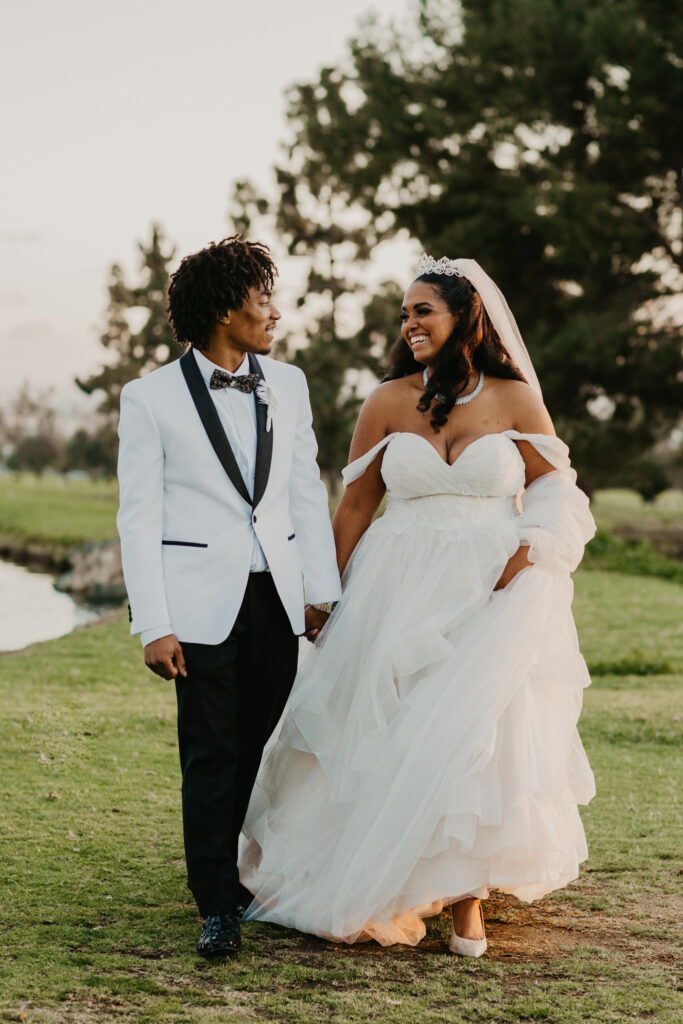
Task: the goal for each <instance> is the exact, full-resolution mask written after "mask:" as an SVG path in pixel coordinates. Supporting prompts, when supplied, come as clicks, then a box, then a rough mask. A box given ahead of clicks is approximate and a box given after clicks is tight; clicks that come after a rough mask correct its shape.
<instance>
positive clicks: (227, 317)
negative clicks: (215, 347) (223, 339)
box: [218, 313, 230, 327]
mask: <svg viewBox="0 0 683 1024" xmlns="http://www.w3.org/2000/svg"><path fill="white" fill-rule="evenodd" d="M218 323H219V324H223V326H224V327H227V326H228V324H229V323H230V313H226V314H225V316H219V317H218Z"/></svg>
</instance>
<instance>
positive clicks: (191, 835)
mask: <svg viewBox="0 0 683 1024" xmlns="http://www.w3.org/2000/svg"><path fill="white" fill-rule="evenodd" d="M181 644H182V648H183V653H184V655H185V661H186V664H187V678H185V679H183V678H181V677H180V676H177V677H176V681H175V685H176V695H177V698H178V743H179V748H180V766H181V769H182V778H183V782H182V797H183V831H184V836H185V858H186V861H187V876H188V885H189V887H190V889H191V890H192V894H193V896H194V898H195V900H196V901H197V906H198V908H199V912H200V914H201V915H202V917H206V916H207V914H209V913H212V912H213V911H224V910H233V909H234V907H235V905H236V903H237V897H238V886H239V875H238V870H237V841H238V838H239V834H240V830H241V828H242V824H243V822H244V818H245V815H246V813H247V807H248V805H249V797H250V795H251V791H252V788H253V785H254V781H255V779H256V774H257V772H258V767H259V763H260V761H261V755H262V753H263V748H264V746H265V744H266V741H267V740H268V737H269V736H270V734H271V733H272V731H273V729H274V728H275V726H276V725H277V723H278V720H279V718H280V715H281V714H282V711H283V709H284V706H285V703H286V701H287V697H288V696H289V692H290V690H291V688H292V683H293V682H294V677H295V675H296V666H297V655H298V639H297V637H296V636H295V635H294V633H293V632H292V627H291V625H290V622H289V619H288V618H287V614H286V612H285V610H284V607H283V605H282V602H281V601H280V597H279V595H278V593H277V590H276V589H275V584H274V583H273V580H272V577H271V575H270V573H269V572H259V573H251V574H250V576H249V582H248V583H247V589H246V591H245V594H244V599H243V601H242V607H241V608H240V611H239V614H238V616H237V619H236V621H235V624H234V626H233V628H232V630H231V632H230V635H229V636H228V637H227V639H226V640H224V641H223V642H222V643H220V644H215V645H214V644H193V643H183V642H182V640H181Z"/></svg>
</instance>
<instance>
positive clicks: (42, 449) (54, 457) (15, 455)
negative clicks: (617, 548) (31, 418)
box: [7, 433, 62, 474]
mask: <svg viewBox="0 0 683 1024" xmlns="http://www.w3.org/2000/svg"><path fill="white" fill-rule="evenodd" d="M61 459H62V448H61V445H60V443H59V440H58V439H57V438H55V436H54V435H53V434H43V433H41V434H29V435H27V436H26V437H23V438H22V439H21V440H20V441H19V442H18V444H17V445H16V447H15V449H14V451H13V452H12V454H11V455H10V456H9V458H8V459H7V468H8V469H11V470H15V471H20V470H27V471H28V472H29V473H39V474H42V473H44V472H45V470H46V469H48V468H50V469H58V468H60V464H61Z"/></svg>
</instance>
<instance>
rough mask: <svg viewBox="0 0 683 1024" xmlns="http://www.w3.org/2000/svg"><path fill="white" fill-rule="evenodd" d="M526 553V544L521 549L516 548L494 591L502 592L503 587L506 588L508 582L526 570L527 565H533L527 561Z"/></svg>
mask: <svg viewBox="0 0 683 1024" xmlns="http://www.w3.org/2000/svg"><path fill="white" fill-rule="evenodd" d="M528 552H529V545H528V544H524V545H522V547H520V548H517V550H516V551H515V553H514V555H513V556H512V558H511V559H510V560H509V562H508V563H507V565H506V566H505V568H504V569H503V574H502V576H501V577H500V579H499V580H498V582H497V583H496V585H495V587H494V588H493V589H494V590H503V588H504V587H507V585H508V583H509V582H510V580H513V579H514V578H515V576H516V575H517V573H518V572H521V571H522V569H526V567H527V566H528V565H533V564H534V563H533V562H530V561H529V559H528V557H527V555H528Z"/></svg>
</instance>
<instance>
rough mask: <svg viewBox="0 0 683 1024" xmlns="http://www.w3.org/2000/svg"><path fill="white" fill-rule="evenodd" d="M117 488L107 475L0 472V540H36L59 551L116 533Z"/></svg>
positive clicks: (27, 542) (8, 541)
mask: <svg viewBox="0 0 683 1024" xmlns="http://www.w3.org/2000/svg"><path fill="white" fill-rule="evenodd" d="M117 506H118V488H117V485H116V483H115V482H114V481H111V480H69V479H66V478H64V477H61V476H48V477H37V476H31V475H30V474H19V475H8V476H0V544H1V543H6V544H27V545H28V544H36V545H40V546H42V547H45V548H47V549H50V550H52V551H54V552H55V554H57V555H58V554H60V553H62V552H63V551H66V550H68V548H72V547H77V546H78V545H79V544H85V543H87V542H88V541H97V540H109V539H110V538H112V537H115V536H116V509H117Z"/></svg>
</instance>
